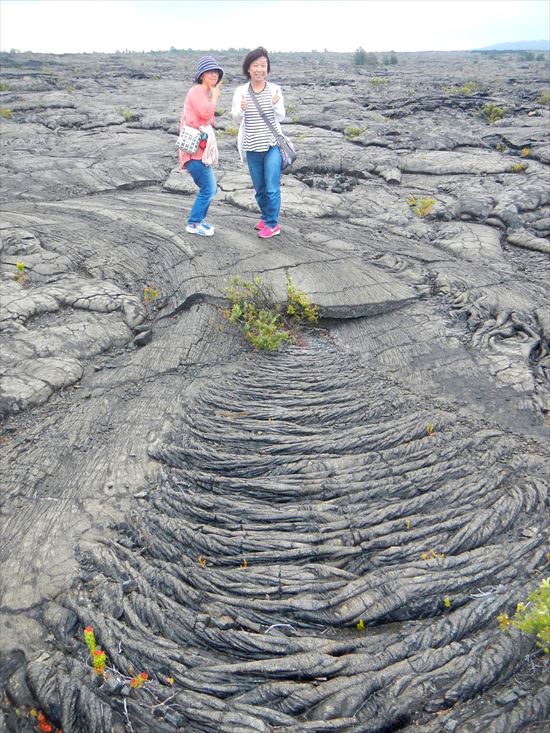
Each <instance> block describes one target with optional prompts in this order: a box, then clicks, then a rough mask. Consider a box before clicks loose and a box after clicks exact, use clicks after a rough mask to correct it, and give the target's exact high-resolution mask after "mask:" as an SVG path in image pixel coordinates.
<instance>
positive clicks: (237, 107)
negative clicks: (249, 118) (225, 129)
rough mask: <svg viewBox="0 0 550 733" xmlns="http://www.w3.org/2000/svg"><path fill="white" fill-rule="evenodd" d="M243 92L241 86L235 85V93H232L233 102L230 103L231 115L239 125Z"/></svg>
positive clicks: (241, 114)
mask: <svg viewBox="0 0 550 733" xmlns="http://www.w3.org/2000/svg"><path fill="white" fill-rule="evenodd" d="M243 94H244V92H243V87H242V86H240V87H237V88H236V89H235V93H234V94H233V102H232V103H231V117H233V120H234V122H236V123H237V124H239V125H240V124H241V122H242V120H243V115H244V113H243V110H242V108H241V102H242V98H243Z"/></svg>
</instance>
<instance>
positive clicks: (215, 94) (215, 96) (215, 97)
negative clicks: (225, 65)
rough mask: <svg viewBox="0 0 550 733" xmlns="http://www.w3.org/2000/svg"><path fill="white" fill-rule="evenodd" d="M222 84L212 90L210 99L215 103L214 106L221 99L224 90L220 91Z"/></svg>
mask: <svg viewBox="0 0 550 733" xmlns="http://www.w3.org/2000/svg"><path fill="white" fill-rule="evenodd" d="M220 86H221V84H218V85H217V86H215V87H211V89H210V99H211V100H212V101H213V102H214V104H217V103H218V99H219V98H220V94H221V92H222V90H221V89H220Z"/></svg>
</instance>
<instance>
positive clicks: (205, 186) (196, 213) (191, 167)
mask: <svg viewBox="0 0 550 733" xmlns="http://www.w3.org/2000/svg"><path fill="white" fill-rule="evenodd" d="M184 168H185V170H186V171H187V172H188V173H190V174H191V178H192V179H193V180H194V181H195V183H196V184H197V186H198V187H199V192H198V194H197V198H196V199H195V203H194V204H193V208H192V209H191V213H190V214H189V218H188V220H187V223H188V224H200V223H201V221H203V220H204V218H205V217H206V214H207V212H208V207H209V206H210V204H211V202H212V199H213V198H214V196H215V195H216V192H217V190H218V184H217V182H216V176H215V175H214V170H213V168H212V167H211V166H208V165H205V164H204V163H203V162H202V160H188V161H187V163H186V164H185V166H184Z"/></svg>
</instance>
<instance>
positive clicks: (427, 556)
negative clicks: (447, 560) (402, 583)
mask: <svg viewBox="0 0 550 733" xmlns="http://www.w3.org/2000/svg"><path fill="white" fill-rule="evenodd" d="M420 557H421V558H422V560H437V559H438V558H439V559H441V560H443V559H444V557H445V553H444V552H436V551H435V550H434V549H433V548H432V549H431V550H429V551H428V552H423V553H422V554H421V555H420Z"/></svg>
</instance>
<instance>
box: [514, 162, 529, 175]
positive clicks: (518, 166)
mask: <svg viewBox="0 0 550 733" xmlns="http://www.w3.org/2000/svg"><path fill="white" fill-rule="evenodd" d="M526 168H527V166H526V164H525V163H514V165H513V166H512V173H522V172H523V171H524V170H525V169H526Z"/></svg>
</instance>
